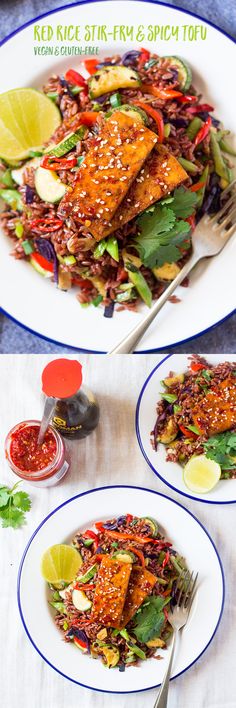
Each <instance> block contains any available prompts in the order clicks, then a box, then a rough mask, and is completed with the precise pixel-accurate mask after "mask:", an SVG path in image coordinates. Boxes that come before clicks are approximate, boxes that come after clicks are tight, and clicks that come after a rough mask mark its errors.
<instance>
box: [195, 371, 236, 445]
mask: <svg viewBox="0 0 236 708" xmlns="http://www.w3.org/2000/svg"><path fill="white" fill-rule="evenodd" d="M192 417H193V421H194V425H196V426H197V427H198V428H199V430H201V432H202V433H206V434H207V435H209V436H211V435H217V433H223V432H224V431H225V430H230V428H232V427H233V426H234V425H236V379H231V378H228V379H225V380H224V381H221V383H220V384H219V386H218V390H217V391H209V392H208V393H207V394H206V396H204V398H202V400H201V401H200V402H199V403H198V404H197V405H196V406H195V407H194V408H193V411H192Z"/></svg>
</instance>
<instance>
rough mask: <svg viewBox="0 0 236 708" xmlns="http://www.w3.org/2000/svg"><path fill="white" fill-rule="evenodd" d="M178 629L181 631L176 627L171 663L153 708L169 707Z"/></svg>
mask: <svg viewBox="0 0 236 708" xmlns="http://www.w3.org/2000/svg"><path fill="white" fill-rule="evenodd" d="M178 631H179V630H178V629H174V633H173V640H172V647H171V652H170V658H169V663H168V666H167V669H166V673H165V676H164V678H163V681H162V684H161V688H160V691H159V693H158V696H157V699H156V701H155V703H154V706H153V708H167V701H168V691H169V685H170V674H171V667H172V662H173V657H174V652H175V644H176V637H177V634H178Z"/></svg>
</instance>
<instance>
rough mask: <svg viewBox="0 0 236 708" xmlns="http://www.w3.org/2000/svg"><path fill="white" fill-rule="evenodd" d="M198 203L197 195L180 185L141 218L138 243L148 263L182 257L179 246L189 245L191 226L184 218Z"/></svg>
mask: <svg viewBox="0 0 236 708" xmlns="http://www.w3.org/2000/svg"><path fill="white" fill-rule="evenodd" d="M196 204H197V197H196V195H195V194H194V193H192V192H189V191H188V190H186V189H184V187H179V188H178V189H175V191H174V194H173V196H172V197H167V198H166V199H164V200H162V202H159V203H158V204H157V206H155V207H152V210H147V211H146V212H144V213H143V214H142V215H141V216H140V217H138V219H137V224H138V226H139V228H140V233H139V235H138V236H137V237H136V238H135V246H136V248H137V250H138V252H139V255H140V258H141V259H142V262H143V264H144V265H145V266H147V267H148V268H155V267H156V266H162V265H163V264H164V263H166V262H168V263H175V262H176V261H178V260H179V259H180V258H181V251H180V246H182V247H183V246H184V249H187V248H189V246H190V242H189V240H188V239H186V235H187V234H188V233H189V231H190V225H189V224H188V222H186V221H184V220H183V219H186V218H187V217H188V216H190V215H191V214H192V213H193V210H194V207H195V206H196Z"/></svg>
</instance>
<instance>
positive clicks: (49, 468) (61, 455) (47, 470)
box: [5, 420, 69, 487]
mask: <svg viewBox="0 0 236 708" xmlns="http://www.w3.org/2000/svg"><path fill="white" fill-rule="evenodd" d="M30 428H31V430H30ZM35 428H38V430H39V428H40V421H38V420H25V421H22V422H21V423H18V424H17V425H15V426H14V428H12V429H11V430H10V431H9V433H8V435H7V437H6V441H5V456H6V459H7V461H8V464H9V466H10V468H11V470H12V472H14V473H15V474H16V475H17V477H20V478H21V479H24V480H25V481H27V482H29V483H30V484H34V485H35V486H37V487H49V486H52V485H54V484H57V483H58V482H59V481H60V480H61V479H62V477H64V475H65V474H66V472H67V471H68V469H69V464H68V462H67V461H66V458H65V455H66V453H65V444H64V441H63V439H62V437H61V435H60V433H58V431H57V430H55V429H54V428H53V427H52V426H51V425H49V426H48V430H47V432H48V441H47V439H46V437H45V440H44V442H43V445H44V448H43V449H42V446H40V448H41V459H40V451H39V453H38V456H37V461H36V462H34V463H32V467H33V469H30V460H29V462H27V465H25V467H27V469H26V468H25V469H24V465H23V466H21V465H20V464H19V463H18V464H17V456H18V459H19V462H20V455H21V448H20V446H21V445H22V444H23V447H22V450H23V453H24V445H26V444H27V443H26V441H25V442H23V439H22V437H23V436H24V439H25V438H27V437H29V440H30V436H33V437H35ZM21 433H22V437H21ZM47 443H48V449H47V447H45V445H47ZM16 444H17V448H18V452H16V450H13V445H15V446H16ZM32 444H33V443H32ZM50 445H51V446H52V450H51V451H50ZM54 447H55V454H54ZM23 456H24V458H25V459H26V461H27V458H26V456H25V454H24V455H23ZM51 458H52V459H51ZM31 459H33V458H31ZM44 462H45V464H44ZM37 465H38V469H35V467H36V466H37Z"/></svg>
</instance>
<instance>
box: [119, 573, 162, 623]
mask: <svg viewBox="0 0 236 708" xmlns="http://www.w3.org/2000/svg"><path fill="white" fill-rule="evenodd" d="M156 581H157V579H156V576H155V575H153V573H150V571H149V570H146V569H141V568H140V569H135V568H133V569H132V573H131V576H130V581H129V586H128V591H127V595H126V600H125V606H124V610H123V613H122V618H121V623H120V627H125V626H126V625H127V624H128V622H129V621H130V620H131V619H132V617H133V615H135V612H137V610H138V609H139V607H140V606H141V605H142V604H143V602H144V600H145V598H146V597H147V596H148V595H150V593H151V592H152V589H153V587H154V585H155V584H156Z"/></svg>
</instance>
